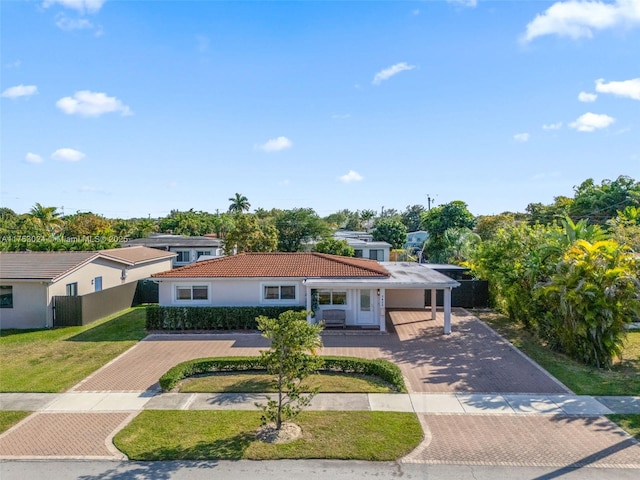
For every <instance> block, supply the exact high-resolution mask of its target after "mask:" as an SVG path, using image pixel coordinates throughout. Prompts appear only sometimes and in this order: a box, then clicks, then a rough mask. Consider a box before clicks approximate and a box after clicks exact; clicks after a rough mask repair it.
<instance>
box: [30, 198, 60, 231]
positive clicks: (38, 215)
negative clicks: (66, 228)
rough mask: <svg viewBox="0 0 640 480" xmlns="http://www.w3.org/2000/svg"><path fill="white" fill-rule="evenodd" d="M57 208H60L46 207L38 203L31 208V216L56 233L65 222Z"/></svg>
mask: <svg viewBox="0 0 640 480" xmlns="http://www.w3.org/2000/svg"><path fill="white" fill-rule="evenodd" d="M56 210H58V209H57V207H44V206H42V205H41V204H39V203H36V204H35V205H34V206H33V207H32V208H31V210H29V217H31V218H32V219H33V220H34V221H35V222H36V223H37V224H39V225H40V226H41V227H42V228H43V229H45V230H46V231H47V232H49V233H54V232H55V231H56V230H59V228H60V227H61V226H62V223H63V221H62V219H61V218H60V214H59V213H58V212H57V211H56Z"/></svg>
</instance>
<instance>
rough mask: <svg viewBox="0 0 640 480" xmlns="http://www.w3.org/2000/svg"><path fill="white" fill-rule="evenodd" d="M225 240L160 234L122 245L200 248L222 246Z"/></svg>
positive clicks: (136, 239)
mask: <svg viewBox="0 0 640 480" xmlns="http://www.w3.org/2000/svg"><path fill="white" fill-rule="evenodd" d="M222 244H223V242H222V240H220V239H219V238H212V237H184V236H182V235H158V236H153V237H148V238H135V239H133V240H129V241H128V242H124V243H123V244H122V245H123V246H125V247H130V246H136V245H142V246H145V247H152V248H163V249H166V248H170V247H174V248H176V247H177V248H179V247H185V248H198V247H210V248H217V247H220V246H222Z"/></svg>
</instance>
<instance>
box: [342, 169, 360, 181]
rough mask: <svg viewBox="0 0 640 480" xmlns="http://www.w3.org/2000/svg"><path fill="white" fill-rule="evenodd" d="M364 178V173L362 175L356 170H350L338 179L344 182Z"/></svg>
mask: <svg viewBox="0 0 640 480" xmlns="http://www.w3.org/2000/svg"><path fill="white" fill-rule="evenodd" d="M362 179H363V177H362V175H360V174H359V173H358V172H356V171H355V170H349V171H348V172H347V173H346V174H345V175H342V176H341V177H338V180H340V181H341V182H343V183H351V182H359V181H361V180H362Z"/></svg>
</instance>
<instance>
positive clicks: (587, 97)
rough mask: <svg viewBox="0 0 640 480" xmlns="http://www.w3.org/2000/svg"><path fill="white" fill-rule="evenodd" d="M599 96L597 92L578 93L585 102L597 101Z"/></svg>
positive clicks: (579, 98)
mask: <svg viewBox="0 0 640 480" xmlns="http://www.w3.org/2000/svg"><path fill="white" fill-rule="evenodd" d="M597 98H598V95H596V94H595V93H587V92H580V93H579V94H578V100H580V101H581V102H585V103H590V102H595V101H596V99H597Z"/></svg>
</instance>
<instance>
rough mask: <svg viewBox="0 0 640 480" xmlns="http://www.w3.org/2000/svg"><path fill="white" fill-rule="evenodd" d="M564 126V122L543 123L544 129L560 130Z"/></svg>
mask: <svg viewBox="0 0 640 480" xmlns="http://www.w3.org/2000/svg"><path fill="white" fill-rule="evenodd" d="M561 128H562V122H557V123H545V124H544V125H542V129H543V130H560V129H561Z"/></svg>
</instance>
